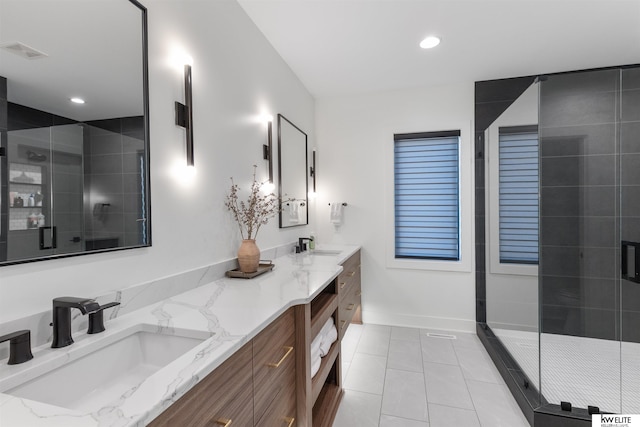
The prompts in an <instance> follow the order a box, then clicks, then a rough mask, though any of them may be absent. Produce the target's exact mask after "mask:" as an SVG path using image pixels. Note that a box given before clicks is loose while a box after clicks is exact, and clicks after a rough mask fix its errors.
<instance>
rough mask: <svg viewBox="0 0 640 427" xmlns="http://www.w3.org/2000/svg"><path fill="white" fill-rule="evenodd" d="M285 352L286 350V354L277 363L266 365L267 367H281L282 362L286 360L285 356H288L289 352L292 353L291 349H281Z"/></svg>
mask: <svg viewBox="0 0 640 427" xmlns="http://www.w3.org/2000/svg"><path fill="white" fill-rule="evenodd" d="M283 348H284V349H285V350H287V352H286V353H285V354H284V356H282V359H280V360H279V361H278V363H267V366H268V367H270V368H278V367H280V365H282V362H284V359H286V358H287V356H289V354H291V352H292V351H293V347H283Z"/></svg>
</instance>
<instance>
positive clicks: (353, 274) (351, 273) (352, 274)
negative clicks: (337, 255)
mask: <svg viewBox="0 0 640 427" xmlns="http://www.w3.org/2000/svg"><path fill="white" fill-rule="evenodd" d="M355 275H356V272H355V271H350V272H349V274H347V276H349V277H353V276H355Z"/></svg>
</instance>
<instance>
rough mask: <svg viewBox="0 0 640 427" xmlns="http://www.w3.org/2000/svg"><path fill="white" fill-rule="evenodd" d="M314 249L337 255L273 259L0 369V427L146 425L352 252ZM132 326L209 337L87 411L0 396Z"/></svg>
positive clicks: (309, 293) (306, 296) (323, 282)
mask: <svg viewBox="0 0 640 427" xmlns="http://www.w3.org/2000/svg"><path fill="white" fill-rule="evenodd" d="M319 249H323V250H339V251H340V253H339V254H336V255H328V254H326V253H325V254H323V255H314V254H313V253H312V252H311V253H310V252H305V253H302V254H290V255H285V256H281V257H279V258H276V259H275V260H274V264H275V268H274V269H273V271H271V272H269V273H266V274H263V275H261V276H258V277H256V278H254V279H251V280H246V279H229V278H221V279H218V280H215V281H213V282H212V283H209V284H206V285H204V286H200V287H198V288H196V289H193V290H190V291H188V292H184V293H182V294H179V295H175V296H173V297H171V298H167V299H166V300H164V301H160V302H158V303H155V304H151V305H149V306H146V307H144V308H141V309H139V310H136V311H134V312H131V313H129V314H126V315H123V316H121V317H117V318H115V319H113V320H108V321H105V326H106V331H105V332H103V333H100V334H96V335H87V334H86V333H81V334H77V333H76V334H74V340H75V343H74V344H72V345H70V346H68V347H65V348H61V349H52V348H50V347H49V345H44V346H40V347H36V348H34V349H33V355H34V359H33V360H31V361H29V362H27V363H23V364H20V365H12V366H10V365H6V364H3V365H1V366H0V425H2V426H3V427H15V426H28V427H38V426H48V427H50V426H65V427H73V426H83V427H84V426H117V427H124V426H144V425H146V424H147V423H149V422H151V421H152V420H153V419H154V418H155V417H156V416H158V415H159V414H160V413H162V412H163V411H164V410H165V409H166V408H167V407H169V406H170V405H171V404H172V403H173V402H175V401H176V400H178V399H179V398H180V397H181V396H182V395H184V393H186V392H187V391H188V390H189V389H190V388H192V387H193V386H194V385H195V384H196V383H197V382H198V381H199V380H201V379H202V378H204V377H205V376H207V375H208V374H209V373H211V372H212V371H213V370H214V369H215V368H217V367H218V366H220V364H222V363H223V362H224V361H225V360H226V359H227V358H229V357H230V356H231V355H232V354H233V353H234V352H235V351H237V350H238V349H240V347H242V346H243V345H244V344H245V343H247V342H248V341H249V340H251V339H252V338H253V337H255V336H256V335H257V334H258V333H259V332H260V331H261V330H262V329H264V328H265V327H266V326H267V325H269V323H271V322H272V321H273V320H275V319H276V318H277V317H278V316H279V315H280V314H282V313H283V312H284V311H286V310H287V309H288V308H289V307H292V306H295V305H298V304H306V303H309V302H310V301H311V300H312V299H313V298H314V297H315V296H316V295H318V294H319V293H320V291H322V289H324V288H325V287H326V286H327V285H328V284H329V283H331V281H332V280H333V279H334V278H335V277H337V275H338V274H340V272H341V271H342V267H341V266H340V264H341V263H342V262H344V261H345V260H346V259H348V258H349V257H350V256H351V255H352V254H354V253H355V252H356V251H357V250H358V249H359V247H358V246H351V245H349V246H346V245H341V246H323V247H322V248H319ZM139 325H145V329H146V330H152V331H154V332H157V333H163V334H180V333H181V331H185V330H186V331H196V332H199V333H201V334H202V333H206V334H207V336H209V335H211V336H210V338H208V339H206V340H205V341H203V342H202V343H201V344H198V345H197V346H196V347H194V348H192V349H191V350H189V351H187V352H186V353H184V354H183V355H182V356H180V357H178V358H177V359H176V360H174V361H173V362H171V363H169V364H168V365H166V366H165V367H163V368H162V369H160V370H158V371H157V372H155V373H153V374H152V375H151V376H149V377H147V378H146V379H144V380H143V381H142V382H140V383H137V384H136V385H135V386H134V387H132V388H131V389H130V390H128V391H127V392H126V393H124V394H122V395H121V396H120V398H119V399H116V400H114V401H109V402H100V404H99V405H95V404H94V405H93V407H92V408H90V409H87V408H85V409H84V410H79V409H75V410H74V409H69V408H63V407H58V406H51V405H48V404H44V403H41V402H36V401H31V400H27V399H22V398H17V397H14V396H11V395H10V394H6V393H4V391H6V390H11V389H13V388H14V387H16V386H18V385H20V384H23V383H25V382H26V381H29V380H31V379H33V378H36V377H38V376H40V375H42V374H43V373H46V372H49V371H51V370H53V369H55V368H57V367H60V366H63V365H64V364H66V363H68V362H69V361H72V360H76V359H79V358H81V357H83V356H85V355H87V354H89V353H91V352H92V351H94V350H95V348H96V346H103V345H104V343H111V342H116V341H118V340H120V339H121V338H122V337H124V336H126V334H127V333H130V331H131V330H132V328H135V327H139ZM96 369H100V367H96ZM88 406H91V405H88Z"/></svg>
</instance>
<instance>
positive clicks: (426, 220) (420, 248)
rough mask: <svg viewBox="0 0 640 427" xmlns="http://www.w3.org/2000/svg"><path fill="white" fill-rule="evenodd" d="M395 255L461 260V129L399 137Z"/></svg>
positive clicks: (395, 150) (395, 159)
mask: <svg viewBox="0 0 640 427" xmlns="http://www.w3.org/2000/svg"><path fill="white" fill-rule="evenodd" d="M394 141H395V142H394V165H395V257H396V258H424V259H439V260H459V259H460V197H459V182H460V179H459V176H460V174H459V151H460V148H459V146H460V131H448V132H427V133H415V134H399V135H394Z"/></svg>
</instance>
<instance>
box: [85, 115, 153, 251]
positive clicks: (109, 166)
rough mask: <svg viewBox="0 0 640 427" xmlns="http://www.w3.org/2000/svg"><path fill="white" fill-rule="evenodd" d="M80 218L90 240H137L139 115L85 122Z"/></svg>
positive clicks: (141, 139)
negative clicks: (83, 171) (84, 152)
mask: <svg viewBox="0 0 640 427" xmlns="http://www.w3.org/2000/svg"><path fill="white" fill-rule="evenodd" d="M87 124H88V125H89V126H87V128H86V130H85V149H86V151H87V153H88V156H87V160H86V167H85V172H86V173H85V199H86V200H88V202H87V203H85V219H86V223H87V240H88V241H89V242H98V241H103V242H107V241H108V242H110V243H109V244H110V245H115V246H135V245H141V244H144V243H145V242H144V241H143V239H144V238H143V236H144V233H143V232H142V231H143V230H142V228H143V225H144V223H143V222H142V221H139V220H140V219H141V218H143V217H144V215H143V214H142V206H143V203H142V190H141V182H140V179H141V178H140V156H141V155H142V153H143V152H144V120H143V117H126V118H117V119H112V120H99V121H92V122H88V123H87Z"/></svg>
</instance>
